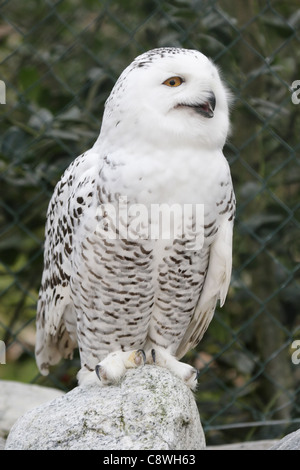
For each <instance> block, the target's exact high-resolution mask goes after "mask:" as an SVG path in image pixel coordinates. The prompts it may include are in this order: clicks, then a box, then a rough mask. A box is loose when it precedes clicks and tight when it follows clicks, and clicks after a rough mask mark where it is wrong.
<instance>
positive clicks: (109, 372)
mask: <svg viewBox="0 0 300 470" xmlns="http://www.w3.org/2000/svg"><path fill="white" fill-rule="evenodd" d="M145 362H146V354H145V352H144V350H143V349H137V350H135V351H115V352H113V353H110V354H109V355H108V356H106V358H105V359H103V361H101V362H100V363H99V364H97V365H96V367H95V373H96V375H97V377H98V379H99V380H100V382H101V383H102V384H104V385H108V384H114V383H118V382H119V381H120V379H121V378H122V377H123V376H124V375H125V373H126V369H133V368H137V367H140V366H143V365H145Z"/></svg>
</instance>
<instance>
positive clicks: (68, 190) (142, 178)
mask: <svg viewBox="0 0 300 470" xmlns="http://www.w3.org/2000/svg"><path fill="white" fill-rule="evenodd" d="M173 75H180V76H184V78H185V81H184V87H178V88H182V89H181V90H179V89H176V90H175V89H174V90H170V89H168V87H165V86H162V83H163V81H164V80H165V79H166V78H168V76H173ZM210 90H212V91H213V93H214V95H215V96H216V108H215V113H214V117H213V118H212V119H208V118H206V117H202V116H199V115H198V114H197V113H195V112H193V111H192V110H191V109H179V108H178V104H180V105H182V103H183V104H185V103H194V102H195V104H199V102H203V101H205V99H207V94H208V92H209V91H210ZM193 100H194V101H193ZM227 102H228V94H227V92H226V90H225V87H224V86H223V84H222V82H221V80H220V78H219V74H218V71H217V69H216V68H215V66H214V65H213V64H212V63H211V62H210V61H209V60H208V59H207V58H206V57H205V56H204V55H203V54H201V53H199V52H198V51H190V50H185V49H177V48H161V49H155V50H153V51H149V52H148V53H145V54H143V55H141V56H139V57H138V58H136V59H135V60H134V61H133V62H132V64H131V65H130V66H129V67H128V68H127V69H125V71H124V72H123V73H122V75H121V76H120V78H119V80H118V81H117V83H116V85H115V87H114V89H113V90H112V93H111V95H110V97H109V98H108V100H107V102H106V107H105V113H104V116H103V123H102V129H101V132H100V136H99V138H98V140H97V141H96V143H95V145H94V146H93V148H91V149H90V150H88V151H87V152H85V153H84V154H82V155H81V156H79V157H78V158H76V159H75V160H74V161H73V163H72V164H71V165H70V166H69V168H68V169H67V170H66V171H65V173H64V174H63V176H62V178H61V180H60V181H59V182H58V184H57V186H56V188H55V191H54V194H53V196H52V199H51V201H50V204H49V208H48V213H47V223H46V229H45V249H44V272H43V276H42V283H41V288H40V295H39V301H38V311H37V341H36V358H37V363H38V366H39V368H40V370H41V372H42V373H43V374H47V373H48V369H49V366H50V365H52V364H55V363H57V362H58V361H59V360H60V358H61V357H65V358H68V357H71V356H72V352H73V350H74V348H75V347H77V346H78V347H79V350H80V358H81V367H82V369H86V370H89V371H90V370H93V369H94V368H95V366H96V364H97V363H99V361H101V360H103V359H104V358H105V357H106V356H107V355H108V354H109V353H111V352H113V351H117V350H123V351H127V350H134V349H139V348H151V347H154V348H155V347H161V348H164V349H166V350H168V351H169V352H170V353H171V354H172V355H174V356H175V357H177V358H181V357H183V355H184V354H185V353H186V352H187V351H188V350H189V349H191V348H193V347H194V346H195V345H197V343H198V342H199V341H200V340H201V338H202V336H203V334H204V332H205V331H206V329H207V327H208V325H209V322H210V321H211V318H212V316H213V313H214V310H215V307H216V303H217V301H218V299H220V301H221V304H223V302H224V300H225V297H226V293H227V290H228V286H229V281H230V274H231V243H232V227H233V219H234V212H235V198H234V192H233V188H232V182H231V176H230V171H229V166H228V163H227V161H226V159H225V157H224V156H223V153H222V147H223V145H224V142H225V139H226V135H227V132H228V126H229V120H228V105H227ZM120 196H123V197H126V204H127V205H128V207H130V206H131V205H132V204H143V205H144V206H145V207H147V208H150V206H151V204H159V203H161V204H162V203H166V204H174V203H179V204H187V203H192V204H204V208H205V209H204V215H205V217H204V227H203V230H204V244H203V247H202V248H201V249H197V250H191V249H188V246H189V245H188V244H189V240H188V238H187V234H183V236H182V237H181V238H178V239H170V240H160V239H158V240H152V239H149V238H148V239H141V238H138V239H131V238H121V237H120V238H116V239H111V238H105V237H103V236H99V230H98V228H99V224H102V226H103V224H104V225H105V223H111V220H109V215H107V214H106V213H105V211H103V210H101V208H103V207H105V205H106V204H110V205H112V206H114V205H115V206H116V207H117V204H118V202H119V200H120V199H119V198H120ZM149 222H150V224H151V220H150V221H149ZM190 222H191V226H192V225H193V222H194V221H193V220H191V221H190ZM120 223H121V224H122V223H124V224H125V222H124V221H123V222H122V221H121V222H120ZM125 225H126V227H124V228H126V230H128V232H129V233H130V231H131V230H132V231H134V230H136V225H135V220H134V217H128V219H127V220H126V224H125ZM185 235H186V236H185Z"/></svg>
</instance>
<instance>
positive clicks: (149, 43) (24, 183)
mask: <svg viewBox="0 0 300 470" xmlns="http://www.w3.org/2000/svg"><path fill="white" fill-rule="evenodd" d="M0 14H1V15H2V23H1V24H0V43H1V48H0V64H1V69H0V79H1V80H4V81H5V83H6V89H7V97H6V103H7V104H6V105H0V106H1V109H0V111H1V115H0V120H1V135H0V181H1V211H0V226H1V229H0V256H1V264H0V299H1V301H0V338H1V339H4V341H5V343H6V345H7V365H6V366H1V365H0V367H1V369H0V374H1V377H4V378H7V379H15V380H22V381H36V382H38V383H46V384H48V385H51V384H52V385H55V386H61V387H62V388H64V389H66V388H70V387H72V386H74V384H75V382H74V376H75V369H76V366H77V365H78V357H77V358H76V359H75V360H74V361H73V363H72V364H69V363H63V364H61V365H59V366H58V367H57V368H56V369H55V370H54V371H53V374H52V375H51V376H50V378H48V379H45V378H41V377H40V376H39V374H38V372H37V368H36V365H35V361H34V356H33V348H34V321H35V306H36V301H37V296H38V289H39V283H40V278H41V272H42V244H43V238H44V234H43V233H44V223H45V214H46V209H47V204H48V202H49V199H50V196H51V194H52V192H53V189H54V186H55V184H56V182H57V181H58V180H59V178H60V175H61V174H62V172H63V171H64V169H65V168H66V167H67V166H68V164H69V163H70V161H72V160H73V159H74V158H75V157H76V156H77V155H79V154H80V153H81V152H83V151H84V150H86V149H87V148H89V147H90V146H91V145H92V143H93V142H94V140H95V138H96V137H97V135H98V132H99V128H100V124H101V117H102V112H103V106H104V102H105V100H106V98H107V96H108V95H109V92H110V90H111V88H112V86H113V84H114V81H115V80H116V78H117V77H118V75H119V74H120V72H121V71H122V70H123V69H124V68H125V66H127V65H128V63H129V62H131V60H132V59H133V58H134V57H135V56H136V55H138V54H139V53H141V52H143V51H145V50H147V49H151V48H154V47H159V46H180V47H188V48H195V49H199V50H201V51H203V52H204V53H205V54H206V55H208V56H210V57H212V59H213V60H215V62H216V63H217V64H218V65H219V66H220V68H221V69H222V72H223V77H224V79H225V81H226V82H227V84H228V87H229V88H230V89H231V91H232V95H233V106H232V134H231V136H230V138H229V140H228V143H227V145H226V148H225V153H226V155H227V157H228V160H229V162H230V164H231V170H232V175H233V181H234V186H235V191H236V196H237V204H238V206H237V207H238V210H237V220H236V225H235V237H234V270H233V276H232V283H231V288H230V292H229V295H228V299H227V301H226V304H225V306H224V307H223V309H222V310H218V311H217V313H216V315H215V318H214V320H213V322H212V324H211V325H210V327H209V329H208V332H207V333H206V335H205V338H204V339H203V341H202V342H201V343H200V345H199V347H198V348H197V351H194V352H190V353H189V354H188V355H187V358H186V359H187V360H189V361H190V362H191V363H194V364H195V365H196V366H198V367H199V368H201V377H200V385H199V390H198V392H197V400H198V403H199V409H200V412H201V417H202V420H203V423H204V424H205V425H206V426H207V438H208V441H209V442H212V443H213V442H222V443H223V442H224V441H225V442H228V441H229V440H241V439H243V438H244V439H246V438H250V437H251V438H252V439H253V438H260V437H261V438H265V437H272V436H273V435H274V436H278V435H279V433H280V432H281V431H283V430H285V431H286V429H284V427H281V428H279V427H275V426H273V427H271V428H270V427H268V428H266V427H258V428H253V429H252V430H251V431H250V432H249V428H247V427H245V428H242V429H237V430H236V429H234V428H232V429H231V430H230V429H229V428H230V426H232V424H234V423H241V422H251V421H261V420H272V419H281V420H287V421H290V420H292V418H293V417H294V416H296V415H297V413H298V411H299V403H298V400H297V399H295V393H296V390H297V387H298V381H299V373H298V371H297V366H294V365H293V364H292V363H291V360H290V349H289V348H290V344H291V342H292V339H293V337H294V334H297V331H299V324H300V316H299V308H298V305H299V300H300V296H299V262H300V246H299V241H298V240H299V224H300V210H299V186H300V160H299V130H300V114H299V108H298V107H297V106H296V105H294V104H292V102H291V92H290V86H291V83H292V82H293V81H294V80H296V79H300V77H299V75H298V74H299V60H300V48H299V26H300V10H299V6H298V2H297V1H296V0H292V1H290V2H283V1H276V0H274V1H262V0H255V1H252V0H245V1H244V2H229V0H223V1H221V0H220V1H216V0H210V1H201V0H176V1H173V2H168V1H163V0H146V1H144V2H140V3H138V4H137V2H135V1H133V0H126V1H114V2H112V1H109V0H102V1H101V0H87V1H85V2H81V1H79V0H64V1H62V2H54V1H37V0H28V1H27V2H19V3H17V2H13V1H6V2H4V4H3V5H1V12H0ZM203 358H205V360H204V362H203ZM218 426H228V429H227V430H225V431H221V430H218ZM288 430H290V428H289V429H288ZM272 433H273V434H272Z"/></svg>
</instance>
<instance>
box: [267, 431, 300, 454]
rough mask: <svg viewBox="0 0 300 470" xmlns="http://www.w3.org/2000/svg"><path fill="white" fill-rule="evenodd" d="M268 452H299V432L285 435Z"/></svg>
mask: <svg viewBox="0 0 300 470" xmlns="http://www.w3.org/2000/svg"><path fill="white" fill-rule="evenodd" d="M269 450H300V430H298V431H294V432H291V433H290V434H287V435H286V436H285V437H283V438H282V439H280V441H278V442H277V443H276V444H275V445H273V446H272V447H271V448H270V449H269Z"/></svg>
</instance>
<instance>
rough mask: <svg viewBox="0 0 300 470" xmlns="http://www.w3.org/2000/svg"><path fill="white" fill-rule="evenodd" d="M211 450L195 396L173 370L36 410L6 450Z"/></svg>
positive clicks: (153, 370) (135, 376)
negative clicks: (206, 443) (208, 447)
mask: <svg viewBox="0 0 300 470" xmlns="http://www.w3.org/2000/svg"><path fill="white" fill-rule="evenodd" d="M204 448H205V438H204V433H203V430H202V426H201V422H200V417H199V413H198V409H197V406H196V403H195V399H194V396H193V393H192V392H191V391H190V390H189V388H188V387H187V386H186V385H185V384H184V383H183V382H182V381H181V380H180V379H178V378H176V377H175V376H173V375H172V374H171V373H170V372H169V371H168V370H166V369H163V368H160V367H155V366H147V365H146V366H144V367H141V368H139V369H134V370H133V369H132V370H129V371H128V372H127V374H126V376H125V377H124V379H123V381H122V382H121V383H120V384H118V385H117V386H106V387H99V386H98V385H97V384H93V385H90V386H88V387H87V386H86V387H76V388H75V389H73V390H72V391H71V392H69V393H67V394H65V395H63V396H61V397H58V398H56V399H54V400H52V401H50V402H48V403H45V404H43V405H41V406H38V407H37V408H34V409H32V410H30V411H28V412H27V413H25V415H23V416H22V417H21V418H20V419H19V420H18V421H17V422H16V423H15V425H14V426H13V428H12V429H11V432H10V434H9V436H8V439H7V443H6V447H5V449H7V450H9V449H10V450H12V449H15V450H17V449H19V450H29V449H32V450H54V449H57V450H68V449H70V450H71V449H72V450H75V449H78V450H79V449H82V450H84V449H101V450H104V449H105V450H117V449H120V450H131V449H137V450H142V449H146V450H147V449H148V450H198V449H204Z"/></svg>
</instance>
